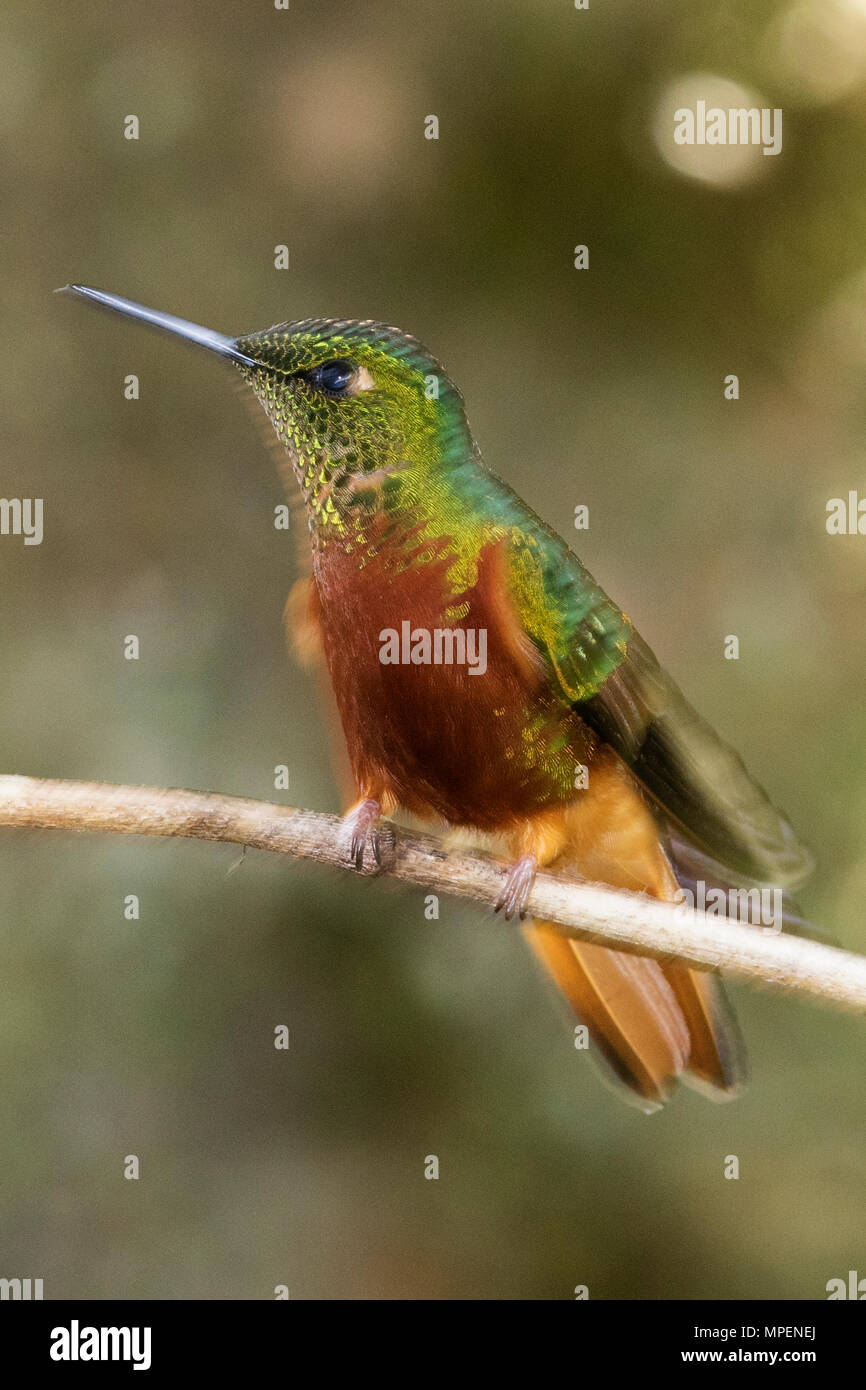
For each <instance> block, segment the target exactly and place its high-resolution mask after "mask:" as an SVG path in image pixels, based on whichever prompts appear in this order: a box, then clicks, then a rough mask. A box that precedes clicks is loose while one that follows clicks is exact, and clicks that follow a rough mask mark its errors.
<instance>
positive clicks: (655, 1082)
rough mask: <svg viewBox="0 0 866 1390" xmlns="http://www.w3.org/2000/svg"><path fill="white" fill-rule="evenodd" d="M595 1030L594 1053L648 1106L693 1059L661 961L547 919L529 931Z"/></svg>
mask: <svg viewBox="0 0 866 1390" xmlns="http://www.w3.org/2000/svg"><path fill="white" fill-rule="evenodd" d="M526 936H527V939H528V941H529V943H530V945H531V946H532V948H533V950H534V951H535V953H536V955H537V956H538V957H539V958H540V959H541V960H542V961H543V963H544V964H545V966H546V967H547V969H548V970H549V971H550V973H551V975H552V976H553V978H554V980H555V981H556V983H557V984H558V985H559V988H560V989H561V990H562V993H563V994H564V995H565V997H566V999H567V1000H568V1002H569V1004H570V1005H571V1007H572V1008H573V1010H574V1012H575V1014H576V1015H577V1017H578V1019H579V1020H580V1021H581V1023H584V1024H585V1025H586V1027H587V1029H588V1031H589V1035H590V1039H591V1043H592V1048H593V1051H594V1055H595V1057H596V1060H597V1061H599V1062H600V1063H601V1064H602V1065H603V1068H604V1070H605V1071H606V1072H607V1073H608V1075H609V1076H610V1077H611V1079H613V1080H615V1081H616V1082H618V1083H619V1084H620V1086H621V1087H625V1088H626V1091H627V1093H630V1095H629V1098H631V1099H633V1100H636V1101H637V1103H638V1104H639V1105H640V1106H641V1109H643V1110H645V1111H647V1113H649V1112H650V1111H653V1110H658V1109H659V1108H660V1107H661V1106H662V1105H664V1103H665V1101H666V1100H668V1099H669V1098H670V1094H671V1091H672V1089H673V1086H674V1084H675V1082H676V1079H677V1077H678V1076H679V1075H680V1074H681V1073H682V1072H683V1071H684V1070H685V1068H686V1066H687V1065H688V1061H689V1053H690V1048H691V1040H690V1035H689V1028H688V1025H687V1023H686V1018H685V1016H684V1014H683V1011H682V1008H681V1007H680V1005H679V1003H678V1002H677V997H676V993H675V991H674V988H673V987H672V985H671V983H670V982H669V981H668V980H667V979H666V978H665V974H664V972H663V970H662V968H661V966H660V965H659V964H658V962H657V961H654V960H651V959H649V957H647V956H636V955H630V954H626V953H625V952H623V951H610V950H608V949H607V948H606V947H604V946H595V945H593V944H592V943H590V942H585V941H575V940H572V939H570V938H568V937H565V936H563V935H562V934H561V933H560V932H558V931H557V930H556V929H555V928H554V927H552V926H549V925H548V924H547V923H544V922H536V923H533V925H532V926H531V927H528V928H527V931H526Z"/></svg>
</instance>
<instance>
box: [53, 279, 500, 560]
mask: <svg viewBox="0 0 866 1390" xmlns="http://www.w3.org/2000/svg"><path fill="white" fill-rule="evenodd" d="M66 290H67V291H68V292H70V293H73V294H77V295H80V296H82V297H83V298H85V299H89V300H90V301H92V302H94V303H97V304H100V305H102V306H103V307H104V308H107V309H112V310H114V311H115V312H117V313H121V314H126V315H128V316H130V317H132V318H136V319H139V320H141V321H143V322H145V323H148V324H150V325H152V326H153V327H156V328H161V329H162V330H164V331H166V332H169V333H174V334H177V335H178V336H180V337H182V338H186V339H187V340H188V341H191V342H194V343H197V344H198V345H199V346H200V347H205V348H208V349H209V350H210V351H212V352H216V353H218V354H219V355H220V356H222V357H226V358H228V359H229V360H230V361H232V362H234V363H235V365H236V366H237V367H238V368H239V370H240V372H241V374H242V375H243V377H244V379H245V380H246V381H247V382H248V384H249V385H250V386H251V387H252V389H253V391H254V392H255V394H256V396H257V397H258V399H259V401H260V402H261V404H262V405H263V406H264V409H265V411H266V412H267V414H268V417H269V418H270V421H271V423H272V425H273V427H274V429H275V431H276V433H277V436H278V438H279V440H280V442H281V443H282V444H283V446H284V448H285V450H286V454H287V456H288V459H289V461H290V463H291V466H292V470H293V472H294V475H295V477H296V478H297V480H298V482H299V483H300V486H301V490H302V492H303V494H304V498H305V500H306V502H307V505H308V510H309V515H310V520H311V524H312V526H313V527H314V528H315V529H317V530H319V531H323V532H324V534H326V535H327V534H329V533H332V532H333V531H334V529H335V528H336V529H339V528H341V527H342V526H343V524H344V521H345V517H346V514H347V512H348V510H350V509H354V508H357V507H359V506H364V505H367V506H373V507H376V506H379V505H381V504H382V502H383V499H384V500H385V505H387V504H388V503H387V499H388V498H389V497H390V498H394V497H395V496H396V494H397V493H399V492H400V491H401V490H402V491H403V493H404V497H405V496H408V495H409V494H410V493H413V494H416V495H417V491H418V490H419V489H423V487H424V485H425V481H426V479H427V478H428V477H429V475H430V474H433V473H435V472H436V471H437V470H439V469H443V468H448V467H449V466H451V465H453V464H454V463H457V462H460V461H461V460H464V459H466V458H467V457H469V456H470V455H471V454H472V453H473V452H474V444H473V442H472V437H471V435H470V432H469V427H468V425H467V423H466V416H465V413H464V409H463V400H462V397H461V396H460V393H459V391H458V390H457V388H456V387H455V385H454V383H453V382H452V381H451V379H450V377H448V375H447V374H446V372H445V371H444V370H443V368H442V367H441V366H440V364H439V363H438V362H437V361H436V359H435V358H434V357H433V356H432V355H431V354H430V353H429V352H428V351H427V349H426V348H424V347H423V346H422V345H421V343H419V342H418V341H417V339H416V338H412V337H410V335H409V334H407V333H401V332H400V330H399V329H397V328H389V327H387V326H386V325H385V324H382V323H376V322H373V321H372V320H366V319H361V320H352V319H301V320H299V321H298V322H296V323H282V324H277V325H276V326H275V327H273V328H266V329H264V330H263V331H261V332H258V333H244V334H241V335H240V336H239V337H237V338H231V337H228V336H227V335H224V334H221V333H216V332H214V331H213V330H211V329H208V328H201V327H200V326H199V325H197V324H193V323H189V322H187V321H186V320H185V319H179V318H175V317H174V316H173V315H171V314H164V313H162V312H161V311H159V310H155V309H147V308H145V307H144V306H143V305H141V304H136V303H134V302H133V301H132V300H128V299H121V298H120V297H118V296H117V295H112V294H107V293H106V292H105V291H103V290H95V289H90V288H88V287H86V286H83V285H68V286H66ZM398 480H400V481H399V482H398Z"/></svg>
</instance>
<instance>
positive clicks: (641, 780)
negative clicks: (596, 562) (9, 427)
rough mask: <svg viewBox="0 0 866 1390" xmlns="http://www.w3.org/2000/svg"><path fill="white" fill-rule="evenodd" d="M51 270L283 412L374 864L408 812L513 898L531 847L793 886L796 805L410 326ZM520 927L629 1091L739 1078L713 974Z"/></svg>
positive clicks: (324, 637) (287, 452) (732, 1027)
mask: <svg viewBox="0 0 866 1390" xmlns="http://www.w3.org/2000/svg"><path fill="white" fill-rule="evenodd" d="M65 289H66V291H67V292H69V293H71V294H74V295H78V296H81V297H83V298H85V299H87V300H90V301H92V302H94V303H96V304H98V305H101V306H103V307H105V308H108V309H111V310H114V311H116V312H118V313H121V314H125V315H128V316H130V317H132V318H135V319H139V320H141V321H143V322H144V323H147V324H150V325H152V326H154V327H157V328H160V329H163V330H165V331H167V332H169V333H173V334H177V335H179V336H180V337H182V338H185V339H187V340H189V341H191V342H193V343H197V344H198V345H200V346H201V347H204V348H207V349H208V350H209V351H212V352H214V353H216V354H218V355H219V356H221V357H224V358H226V359H227V360H228V361H229V362H232V363H233V364H234V365H235V367H236V368H237V370H238V371H239V372H240V374H241V376H242V377H243V379H244V381H245V382H246V383H247V385H248V386H249V387H250V388H251V390H252V392H253V394H254V396H255V397H256V398H257V400H258V401H259V402H260V404H261V406H262V407H263V408H264V410H265V412H266V414H267V416H268V419H269V420H270V422H271V424H272V426H273V428H274V430H275V432H276V436H277V439H278V440H279V444H280V445H282V449H279V450H278V452H279V457H280V459H281V471H282V472H283V473H284V474H285V478H286V481H287V484H288V486H289V487H290V488H291V489H292V490H293V491H294V490H296V489H299V490H300V495H301V497H302V498H303V503H304V509H305V512H306V518H307V527H308V531H309V541H310V552H311V569H310V574H309V576H308V578H307V579H306V580H305V581H303V583H304V585H305V589H304V596H303V605H302V607H303V610H304V612H303V618H302V622H303V624H304V626H305V629H306V631H307V633H308V634H312V635H313V637H314V638H315V641H316V642H317V644H318V647H319V650H320V651H321V653H322V657H323V661H324V665H325V667H326V670H327V673H328V675H329V677H330V684H331V687H332V689H333V695H334V698H335V702H336V706H337V710H338V712H339V718H340V723H341V725H342V733H343V737H344V741H345V751H346V753H347V755H348V763H349V766H350V769H351V777H352V782H353V794H354V803H353V804H352V806H351V808H350V809H349V810H348V812H347V814H346V818H345V834H346V854H347V858H348V861H349V863H350V865H354V866H355V867H357V868H361V867H363V865H364V862H365V855H367V856H369V855H372V856H373V858H374V859H375V860H376V861H377V862H379V863H380V864H381V863H382V862H383V858H384V855H385V853H386V848H387V829H388V825H389V822H388V821H387V819H386V818H387V817H390V816H391V815H392V814H393V813H394V812H395V811H397V810H398V809H400V810H402V811H403V812H408V813H410V814H411V815H413V816H415V817H418V818H420V819H422V820H424V821H428V822H433V823H435V824H437V825H440V826H444V827H446V828H449V829H455V830H458V831H468V832H470V833H471V834H474V835H478V836H479V837H480V838H481V840H482V841H483V842H485V843H493V844H494V845H495V846H497V847H498V848H499V849H500V850H501V853H502V854H503V856H504V857H505V859H506V862H507V864H508V865H509V867H508V871H507V874H506V876H505V880H504V887H503V890H502V894H501V896H500V899H499V902H498V904H497V910H500V909H501V910H503V912H504V914H505V916H506V917H511V916H515V915H516V916H518V917H520V918H521V919H522V918H524V916H525V908H526V903H527V899H528V896H529V893H530V890H531V887H532V883H533V880H534V878H535V875H536V872H537V871H538V870H539V869H540V868H544V869H547V870H550V871H552V872H555V873H562V874H563V875H566V876H571V877H573V878H578V879H584V880H590V881H593V882H599V883H604V884H608V885H610V886H612V887H613V888H616V889H624V890H627V891H629V892H636V893H643V894H646V895H649V896H650V897H653V898H657V899H661V900H664V901H671V902H677V901H681V900H682V887H683V885H684V884H686V883H689V882H695V881H697V880H698V879H702V880H703V881H704V882H705V883H707V882H708V883H712V884H714V885H717V886H721V887H722V888H723V889H727V888H729V887H732V886H737V885H739V886H745V887H747V888H752V887H754V886H755V885H768V884H769V885H774V886H775V887H778V888H780V889H783V890H789V889H790V888H792V887H793V886H795V885H796V884H798V883H799V882H801V881H802V879H803V878H804V877H805V876H806V874H807V873H808V872H809V870H810V868H811V866H812V860H811V855H810V853H809V851H808V849H806V848H805V847H804V845H803V844H802V843H801V842H800V841H799V839H798V838H797V836H796V834H795V832H794V830H793V829H792V826H791V824H790V823H789V821H788V819H787V818H786V816H785V815H784V814H783V813H782V812H781V811H779V810H778V809H776V808H775V807H774V805H773V804H772V802H771V800H770V799H769V797H768V796H767V794H766V793H765V792H764V791H763V790H762V788H761V787H760V786H759V785H758V784H757V783H756V782H755V781H754V780H753V778H752V777H751V776H750V775H749V773H748V772H747V770H746V768H745V766H744V764H743V762H742V761H741V759H740V757H739V756H738V755H737V754H736V753H735V752H734V751H733V749H731V748H730V747H728V746H727V745H726V744H725V743H724V742H722V740H721V739H720V738H719V737H718V736H717V735H716V734H715V733H714V732H713V730H712V729H711V728H710V727H709V725H708V724H707V723H705V722H704V721H703V719H701V717H700V716H699V715H698V714H697V713H696V712H695V711H694V709H692V707H691V706H690V705H689V704H688V702H687V700H686V698H685V696H684V695H683V694H682V692H681V691H680V689H679V688H678V687H677V685H676V684H675V683H674V681H673V680H672V679H671V677H670V676H669V675H667V673H666V672H665V671H664V670H663V668H662V667H661V665H660V664H659V662H658V660H657V659H656V657H655V656H654V654H653V652H652V650H651V649H650V647H649V646H648V645H647V643H646V642H645V641H644V640H643V639H642V638H641V636H640V635H639V633H638V632H637V631H636V630H635V628H634V626H633V624H632V622H631V621H630V620H629V618H628V617H627V616H626V615H625V613H624V612H623V611H622V610H621V609H620V608H619V606H618V605H617V604H616V603H615V602H614V601H613V600H612V599H610V598H609V597H608V595H607V594H606V593H605V592H604V590H603V589H602V588H601V587H600V586H599V585H598V584H597V583H596V581H595V580H594V579H593V577H592V575H591V574H590V573H589V572H588V570H587V569H585V568H584V566H583V565H582V564H581V562H580V560H579V559H578V558H577V556H576V555H575V554H574V553H573V552H572V551H571V550H570V549H569V547H568V546H567V545H566V543H565V541H564V540H562V539H561V538H560V537H559V536H558V535H557V534H556V532H555V531H553V530H552V529H551V528H550V527H549V526H547V525H546V524H545V523H544V522H543V521H542V520H541V519H540V518H539V517H538V516H537V515H536V514H535V512H533V511H532V510H531V508H530V507H529V506H527V504H526V503H525V502H524V501H523V500H522V498H521V497H520V496H519V495H518V493H517V492H515V491H514V490H513V489H512V488H511V487H510V486H509V485H508V484H507V483H506V482H505V481H503V479H502V478H500V477H499V476H498V475H497V474H496V473H494V472H493V471H491V469H489V468H488V467H487V466H486V465H485V463H484V461H483V460H482V456H481V452H480V450H479V447H478V445H477V444H476V442H475V439H474V437H473V435H472V432H471V430H470V427H469V424H468V421H467V417H466V411H465V408H464V402H463V398H462V396H461V394H460V392H459V390H458V389H457V387H456V385H455V384H454V382H453V381H452V380H451V378H450V377H449V376H448V374H447V373H446V371H445V370H444V368H443V367H442V366H441V365H440V363H439V362H438V361H437V359H436V358H435V357H433V356H432V355H431V353H430V352H428V350H427V349H426V348H425V347H424V346H423V345H422V344H421V343H420V342H419V341H418V340H417V339H415V338H413V337H411V336H410V335H409V334H408V333H403V332H401V331H400V330H399V329H397V328H392V327H389V326H387V325H386V324H384V323H379V322H376V321H373V320H367V319H363V320H353V319H340V318H315V319H301V320H299V321H297V322H288V323H280V324H277V325H276V326H274V327H272V328H266V329H263V330H262V331H259V332H254V333H243V334H241V335H240V336H238V337H229V336H226V335H223V334H220V333H216V332H213V331H212V330H210V329H206V328H202V327H199V326H198V325H196V324H192V323H189V322H187V321H186V320H184V319H179V318H175V317H174V316H172V315H169V314H164V313H161V312H159V311H157V310H153V309H148V308H145V307H144V306H143V305H141V304H137V303H135V302H133V301H131V300H127V299H122V298H119V297H118V296H116V295H113V294H107V293H105V292H104V291H101V290H97V289H91V288H88V287H86V286H83V285H69V286H66V287H65ZM295 607H296V608H297V604H296V605H295ZM482 638H483V640H482ZM482 650H483V653H484V660H483V662H482V660H481V652H482ZM473 657H474V659H473ZM367 862H369V859H368V861H367ZM523 930H524V934H525V936H526V938H527V940H528V942H529V944H530V946H531V947H532V949H533V951H534V952H535V954H536V956H537V957H538V959H539V960H540V962H541V964H542V966H543V967H544V968H545V970H546V971H547V972H548V973H549V975H550V976H552V979H553V981H554V982H555V984H556V985H557V986H558V988H559V991H560V992H561V994H562V995H563V996H564V998H565V1000H566V1001H567V1003H568V1004H569V1005H570V1006H571V1009H572V1010H573V1013H574V1015H575V1016H576V1018H577V1020H578V1024H579V1025H583V1027H584V1028H585V1030H586V1037H587V1038H588V1041H589V1051H590V1053H591V1055H593V1057H594V1058H595V1060H596V1061H597V1062H598V1063H599V1064H600V1066H601V1069H602V1071H603V1072H604V1073H605V1074H606V1076H607V1079H608V1080H609V1081H611V1082H612V1083H613V1084H614V1085H615V1086H616V1087H617V1088H618V1089H619V1091H620V1093H621V1094H622V1095H623V1097H624V1098H625V1099H628V1100H631V1101H632V1102H633V1103H635V1104H637V1105H638V1106H639V1107H640V1108H641V1109H643V1110H644V1111H646V1112H651V1111H654V1110H658V1109H659V1108H660V1107H661V1106H662V1105H663V1104H664V1103H665V1102H666V1101H667V1100H668V1099H669V1098H670V1096H671V1094H672V1093H673V1091H674V1089H675V1088H676V1086H677V1083H678V1082H680V1081H683V1082H686V1083H688V1084H690V1085H692V1086H694V1087H695V1088H696V1089H698V1090H700V1091H702V1092H704V1093H705V1094H707V1095H708V1096H710V1097H711V1098H713V1099H722V1100H723V1099H727V1098H730V1097H732V1096H735V1095H736V1094H737V1093H738V1092H739V1090H740V1089H741V1087H742V1085H743V1084H744V1082H745V1080H746V1076H747V1063H746V1056H745V1049H744V1046H743V1042H742V1039H741V1036H740V1033H739V1029H738V1026H737V1023H736V1020H735V1018H734V1015H733V1013H732V1011H731V1008H730V1006H729V1004H728V1002H727V999H726V996H725V994H724V991H723V987H722V984H721V981H720V980H719V979H718V978H717V977H716V976H714V975H711V974H708V973H706V972H699V971H694V970H691V969H689V968H687V967H686V966H685V965H683V964H681V963H677V962H676V961H664V962H663V961H659V960H656V959H654V958H651V957H648V956H642V955H638V954H632V953H626V952H623V951H621V950H611V949H609V948H608V947H605V946H601V945H598V944H596V943H590V942H585V941H578V940H574V939H570V938H567V937H565V936H563V935H561V933H560V932H558V931H557V929H556V927H555V926H554V925H552V924H550V923H545V922H542V921H531V922H525V923H524V926H523Z"/></svg>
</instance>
